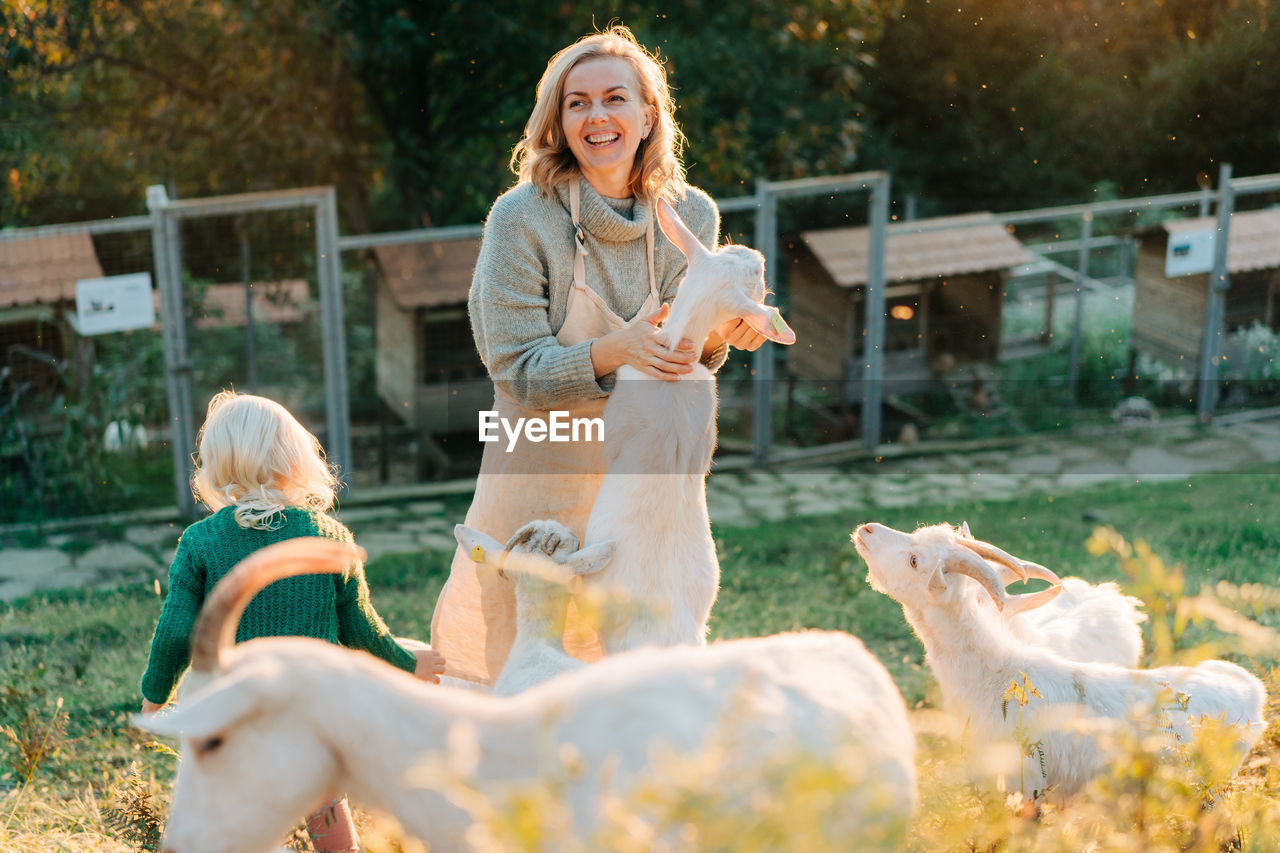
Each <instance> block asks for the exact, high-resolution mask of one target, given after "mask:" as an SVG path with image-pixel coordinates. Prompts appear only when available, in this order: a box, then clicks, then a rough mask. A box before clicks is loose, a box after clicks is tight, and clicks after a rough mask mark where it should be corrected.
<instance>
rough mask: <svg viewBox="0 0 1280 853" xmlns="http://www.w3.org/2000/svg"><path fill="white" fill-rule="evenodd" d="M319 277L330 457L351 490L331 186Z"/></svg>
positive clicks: (319, 231)
mask: <svg viewBox="0 0 1280 853" xmlns="http://www.w3.org/2000/svg"><path fill="white" fill-rule="evenodd" d="M316 257H317V269H316V278H317V280H318V282H319V285H320V324H321V328H322V334H323V337H324V385H325V420H326V423H327V425H328V431H329V435H328V441H327V442H326V444H327V445H328V446H327V447H326V448H325V450H326V453H327V455H328V457H329V461H330V462H331V463H332V464H333V465H334V466H335V467H336V468H337V469H338V477H339V482H340V484H341V485H340V489H341V490H342V491H343V492H346V493H350V491H351V482H350V476H351V473H352V471H353V470H354V465H353V464H352V459H351V410H350V405H349V402H348V394H347V338H346V327H345V326H344V321H343V316H342V264H341V259H340V258H339V255H338V200H337V193H336V192H335V191H334V188H333V187H327V188H326V189H325V192H324V196H323V197H322V199H321V200H320V201H319V203H317V204H316Z"/></svg>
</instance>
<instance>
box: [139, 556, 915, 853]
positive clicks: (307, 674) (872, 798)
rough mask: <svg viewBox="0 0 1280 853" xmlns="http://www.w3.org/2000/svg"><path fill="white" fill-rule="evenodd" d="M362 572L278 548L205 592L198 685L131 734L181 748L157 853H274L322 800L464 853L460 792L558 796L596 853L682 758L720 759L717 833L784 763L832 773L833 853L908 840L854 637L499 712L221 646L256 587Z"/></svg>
mask: <svg viewBox="0 0 1280 853" xmlns="http://www.w3.org/2000/svg"><path fill="white" fill-rule="evenodd" d="M359 555H360V551H359V549H357V548H355V547H353V546H349V545H344V544H342V543H338V542H334V541H332V540H328V539H305V538H298V539H290V540H287V541H285V542H281V543H278V544H276V545H272V546H269V547H267V548H263V549H262V550H260V551H258V552H256V553H255V554H253V555H252V556H250V557H249V558H248V559H246V560H245V561H244V562H243V563H242V564H241V565H240V566H238V567H237V568H236V569H235V570H233V571H232V572H231V573H230V574H229V575H228V576H227V577H226V578H224V579H223V581H221V582H220V583H219V584H218V586H217V587H215V589H214V591H213V592H212V593H211V595H210V597H209V599H208V601H207V602H206V604H205V607H204V610H203V611H202V613H201V615H200V619H199V621H198V623H197V626H196V629H195V632H194V635H193V639H192V668H193V670H195V671H198V672H200V673H202V674H203V677H204V680H205V683H204V684H203V685H202V686H201V687H200V688H199V689H198V690H195V691H194V692H191V693H188V694H187V695H185V696H184V697H183V698H182V699H181V700H180V702H179V704H178V706H177V707H176V708H175V709H174V710H173V711H172V712H170V713H167V714H156V715H151V716H146V717H135V718H134V722H135V724H136V725H138V726H139V727H141V728H144V729H147V730H149V731H152V732H155V733H157V734H162V735H171V736H176V737H180V738H181V740H182V752H183V757H182V761H181V763H180V765H179V768H178V774H177V779H176V781H175V783H174V788H173V794H172V802H171V805H170V808H169V821H168V824H167V826H166V828H165V835H164V841H163V845H162V846H163V849H164V850H165V851H171V853H232V851H234V853H259V851H264V850H270V849H273V848H274V847H275V845H276V844H278V841H279V839H280V838H281V837H282V836H283V834H284V833H285V832H287V830H288V829H289V827H290V826H291V824H292V820H293V817H294V816H295V815H298V814H304V813H306V812H308V811H310V810H313V809H314V808H315V807H316V806H317V805H318V804H319V803H320V802H321V801H322V800H323V798H324V797H326V796H330V795H331V794H332V792H334V791H346V792H348V793H349V794H350V795H351V797H352V798H353V799H354V800H356V801H358V802H360V803H362V804H364V805H366V806H369V807H374V808H382V809H385V810H386V811H389V812H390V813H391V814H393V815H394V816H395V817H396V819H397V820H399V822H400V824H401V825H402V826H403V827H404V829H405V830H406V832H408V833H409V834H410V835H413V836H416V837H418V838H421V839H423V840H424V841H426V842H427V843H428V844H429V845H430V846H431V848H432V849H433V850H447V851H454V850H466V849H468V848H469V847H471V842H472V841H474V840H475V839H476V838H477V836H476V835H475V834H474V833H472V834H470V835H469V834H468V831H469V830H470V828H471V826H472V825H473V823H474V818H473V816H472V814H470V813H469V812H468V811H466V810H464V809H463V808H461V807H460V806H459V805H458V803H459V802H463V801H462V800H455V799H451V796H450V795H452V794H454V793H456V790H457V789H456V785H457V784H458V777H459V776H461V777H462V778H463V780H464V781H465V783H466V785H467V786H468V787H469V788H470V789H471V790H473V791H476V792H479V793H480V794H482V795H484V797H485V799H486V801H487V802H488V803H489V804H490V805H492V806H493V807H494V808H496V809H498V810H501V809H502V808H504V806H505V804H506V803H507V802H508V801H509V799H510V798H511V797H513V796H515V795H518V794H519V793H521V792H523V791H527V790H529V787H530V786H535V785H538V784H553V785H555V789H556V801H557V802H558V803H562V804H563V806H564V808H565V817H566V825H565V827H564V830H563V833H562V834H561V836H560V837H558V838H557V842H561V843H563V844H565V845H566V846H573V845H575V844H576V845H579V846H583V847H585V848H586V849H591V848H592V847H597V846H599V839H597V838H596V836H595V834H596V832H597V830H599V829H601V821H602V820H604V819H605V818H606V816H607V810H606V808H605V805H606V803H608V802H610V801H611V800H613V798H615V797H625V795H626V793H627V792H628V791H629V790H631V789H633V788H634V787H635V786H637V785H643V784H646V783H649V784H652V783H653V781H654V780H655V779H662V778H663V777H662V776H661V775H660V774H661V773H662V772H666V771H669V770H672V769H674V770H675V771H679V774H683V775H684V776H687V775H688V774H689V773H690V772H691V769H692V766H691V765H690V764H689V763H688V762H689V761H692V760H694V759H695V758H697V757H699V756H702V755H704V754H711V755H714V754H716V752H717V751H718V752H719V754H720V755H721V756H722V758H723V760H722V761H720V762H719V763H716V764H713V765H707V764H699V765H698V766H699V772H702V773H704V774H707V775H706V777H705V778H703V779H702V781H704V782H705V783H706V784H707V785H708V786H709V787H708V788H707V791H708V792H710V793H712V794H714V795H715V797H714V800H715V803H716V804H717V806H718V808H719V811H718V812H717V813H716V814H715V817H716V818H718V819H720V820H723V819H725V818H729V819H731V820H734V821H738V822H740V823H741V825H742V826H743V828H744V832H745V831H749V827H750V825H751V822H752V820H753V815H754V814H755V812H756V811H757V810H758V809H759V808H760V807H761V805H762V804H768V803H769V802H770V801H771V799H772V798H773V797H774V796H775V795H776V793H777V786H778V785H779V784H780V783H779V779H778V777H777V768H778V767H779V766H785V765H786V762H787V761H788V760H796V761H799V760H807V761H810V762H818V763H819V764H820V765H821V766H823V767H824V768H828V769H831V770H833V771H834V770H838V771H840V773H841V774H842V775H841V776H840V777H839V778H840V779H841V780H842V784H840V785H838V786H834V787H832V788H831V789H830V790H827V791H826V795H828V796H829V797H830V798H831V799H830V802H829V803H828V804H827V805H829V806H830V809H829V810H828V811H827V812H825V814H829V815H831V817H832V820H833V821H834V822H835V823H834V826H833V827H831V832H832V833H833V835H832V837H833V838H834V839H835V841H833V842H832V843H833V844H834V845H835V847H834V849H847V850H855V849H866V847H867V843H864V842H867V841H868V837H869V838H870V839H877V840H878V839H880V838H882V835H881V834H880V833H881V832H882V831H883V829H884V827H885V826H886V825H887V826H890V827H897V828H899V829H900V828H901V825H902V822H903V821H904V820H905V818H906V816H907V815H908V814H909V813H910V812H911V810H912V808H913V807H914V805H915V803H916V782H915V763H914V759H915V740H914V736H913V735H912V733H911V730H910V728H909V726H908V723H907V714H906V708H905V706H904V704H903V702H902V697H901V696H900V695H899V693H898V691H897V689H896V687H894V684H893V682H892V680H891V679H890V678H889V675H888V673H887V672H886V671H885V669H884V667H883V666H881V665H880V663H879V662H878V661H877V660H876V659H875V658H874V657H872V656H871V655H870V654H869V653H868V652H867V651H866V649H865V648H863V646H862V644H861V643H860V642H859V641H858V640H857V639H855V638H854V637H850V636H849V635H847V634H842V633H835V632H832V633H823V632H808V633H800V634H783V635H778V636H774V637H766V638H759V639H747V640H735V641H731V642H725V643H718V644H716V645H714V646H711V647H709V648H706V649H688V648H678V649H676V648H671V649H662V648H655V649H642V650H639V651H637V652H632V653H628V654H624V655H618V656H616V657H610V658H606V659H605V660H603V661H601V662H600V663H597V664H594V665H592V666H589V667H585V668H583V669H580V670H577V671H576V672H569V673H565V674H564V675H562V676H561V677H559V678H556V679H554V680H552V681H551V682H548V683H546V684H543V685H540V686H538V687H536V688H534V689H531V690H529V691H527V692H525V693H522V694H520V695H519V696H515V697H510V698H498V697H493V696H487V695H484V694H479V693H473V692H469V691H462V690H453V689H449V688H445V687H434V686H431V685H428V684H424V683H423V682H422V681H419V680H418V679H415V678H413V677H412V676H410V675H409V674H408V673H405V672H402V671H401V670H398V669H396V668H395V667H392V666H389V665H388V664H386V663H384V662H383V661H380V660H378V659H376V658H374V657H372V656H370V655H368V654H364V653H362V652H354V651H350V650H347V649H343V648H341V647H339V646H335V645H332V644H330V643H324V642H321V641H318V640H312V639H307V638H301V637H270V638H261V639H255V640H249V641H248V642H245V643H241V644H239V645H235V646H233V645H232V643H233V641H234V637H235V629H236V622H237V620H238V619H239V616H240V614H241V613H242V612H243V609H244V607H245V605H246V603H247V602H248V600H249V599H250V598H252V596H253V595H254V594H255V593H256V592H257V590H259V589H261V588H262V587H263V586H265V585H266V584H268V583H270V582H272V581H274V580H277V579H279V578H281V577H284V576H288V575H294V574H302V573H306V572H313V571H329V572H337V571H342V570H343V568H344V567H345V566H348V565H350V563H351V562H352V561H354V560H356V559H357V558H358V557H359ZM673 765H674V768H673V767H672V766H673ZM708 767H710V769H708ZM679 774H674V773H673V775H672V778H673V779H676V780H677V781H679V780H680V779H682V778H683V776H681V775H679ZM853 777H856V779H857V781H856V782H851V781H849V779H850V778H853ZM684 781H685V782H687V781H688V780H687V779H684ZM709 802H710V801H708V802H707V803H704V806H705V808H708V809H710V808H712V806H711V805H709ZM626 805H627V804H626V802H625V801H624V807H625V806H626ZM631 805H634V806H635V810H634V811H633V812H631V813H629V815H630V817H629V819H631V820H652V821H653V825H652V826H651V827H650V828H651V829H652V831H653V832H654V833H655V834H656V836H657V837H659V838H662V837H665V836H666V835H669V834H670V833H671V832H672V831H674V830H673V827H672V826H669V825H667V824H665V823H664V822H663V818H662V817H661V811H660V810H658V811H657V812H655V814H656V815H657V816H656V817H649V818H646V817H645V814H644V807H643V805H642V804H639V803H636V804H631ZM674 811H675V813H676V815H677V816H676V817H675V818H674V819H675V820H677V821H684V820H688V821H691V822H693V823H696V822H697V820H698V813H694V814H692V815H691V814H690V812H689V809H688V808H687V807H685V806H681V807H680V808H676V809H674ZM228 816H234V818H235V819H234V821H229V820H228ZM633 828H635V829H637V830H638V831H641V830H639V826H635V827H633ZM877 843H878V841H877Z"/></svg>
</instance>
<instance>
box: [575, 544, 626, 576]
mask: <svg viewBox="0 0 1280 853" xmlns="http://www.w3.org/2000/svg"><path fill="white" fill-rule="evenodd" d="M616 550H618V543H617V542H615V541H614V540H612V539H610V540H608V541H607V542H597V543H596V544H595V545H589V546H587V547H586V548H583V549H582V550H580V551H578V552H577V553H576V554H574V555H573V556H572V557H570V558H569V559H568V560H566V561H565V566H567V567H568V569H569V571H571V572H573V573H574V574H575V575H579V576H581V575H594V574H595V573H596V572H598V571H600V570H601V569H603V568H604V567H605V566H607V565H609V561H610V560H612V559H613V552H614V551H616Z"/></svg>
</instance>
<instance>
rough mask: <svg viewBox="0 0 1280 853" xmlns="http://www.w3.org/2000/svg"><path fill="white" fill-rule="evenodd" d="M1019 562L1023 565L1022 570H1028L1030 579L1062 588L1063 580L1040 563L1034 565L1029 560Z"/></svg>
mask: <svg viewBox="0 0 1280 853" xmlns="http://www.w3.org/2000/svg"><path fill="white" fill-rule="evenodd" d="M1019 562H1021V563H1022V568H1024V569H1026V571H1027V576H1028V577H1032V578H1035V579H1036V580H1042V581H1048V582H1049V583H1051V584H1053V585H1054V586H1057V587H1060V586H1062V578H1060V577H1058V575H1057V574H1056V573H1055V572H1054V571H1053V570H1052V569H1047V568H1045V567H1044V566H1042V565H1040V564H1039V563H1032V562H1029V561H1027V560H1020V561H1019Z"/></svg>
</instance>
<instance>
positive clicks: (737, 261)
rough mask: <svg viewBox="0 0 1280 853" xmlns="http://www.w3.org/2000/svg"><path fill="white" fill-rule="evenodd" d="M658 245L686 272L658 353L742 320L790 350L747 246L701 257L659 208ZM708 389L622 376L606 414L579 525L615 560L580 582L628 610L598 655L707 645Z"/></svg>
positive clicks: (697, 379)
mask: <svg viewBox="0 0 1280 853" xmlns="http://www.w3.org/2000/svg"><path fill="white" fill-rule="evenodd" d="M657 216H658V224H659V225H660V226H661V228H662V233H663V234H665V235H666V236H667V238H668V239H669V240H671V242H672V243H674V244H675V245H676V246H677V247H678V248H679V249H680V251H681V252H682V253H684V255H685V257H686V258H687V259H688V261H689V270H688V273H687V274H686V276H685V278H684V281H683V282H681V284H680V289H679V291H678V292H677V294H676V298H675V301H674V302H673V303H672V305H671V311H670V314H669V315H668V317H667V320H666V323H665V324H664V325H663V327H662V329H660V330H658V331H656V332H655V333H654V334H655V335H656V336H657V338H658V341H659V342H660V343H662V344H663V345H665V346H667V347H668V348H670V349H675V348H676V346H677V345H678V344H679V342H680V340H681V339H682V338H687V339H689V340H690V341H692V342H693V345H694V349H695V351H700V350H701V349H702V346H703V343H704V342H705V341H706V339H707V336H708V335H709V334H710V333H711V330H712V329H714V328H715V327H716V326H718V325H720V324H721V323H724V322H725V321H727V320H731V319H733V318H735V317H741V318H743V319H744V320H745V321H746V322H747V323H748V324H749V325H750V326H751V327H752V328H753V329H755V330H756V331H757V332H759V333H760V334H762V335H764V336H765V337H766V338H767V339H769V340H771V341H774V342H776V343H780V344H792V343H795V339H796V337H795V333H794V332H792V331H791V329H790V327H788V326H787V324H786V322H785V321H783V319H782V316H781V315H780V314H779V313H778V310H777V309H776V308H774V307H772V306H770V305H765V304H764V299H765V295H766V294H765V283H764V256H763V255H761V254H760V253H759V252H757V251H755V250H754V249H750V248H747V247H746V246H725V247H722V248H721V249H720V250H719V251H716V252H711V251H709V250H708V249H707V248H706V247H704V246H703V245H702V244H701V243H699V242H698V239H697V237H695V236H694V234H693V232H691V231H690V230H689V229H688V228H687V227H686V226H685V224H684V223H683V222H682V221H681V220H680V217H679V216H677V215H676V212H675V210H674V209H672V208H671V206H670V205H668V204H667V203H666V202H665V201H659V203H658V205H657ZM715 419H716V392H715V379H714V378H713V377H712V375H711V373H710V372H709V371H708V370H707V369H706V368H705V367H703V366H702V365H700V364H695V365H693V371H692V372H691V373H687V374H684V375H682V376H681V381H679V382H663V381H659V380H656V379H653V378H652V377H649V376H646V375H645V374H643V373H641V372H640V371H638V370H636V369H634V368H632V367H630V366H628V365H624V366H623V367H620V368H619V369H618V382H617V386H616V387H615V389H614V392H613V394H612V395H611V396H610V398H609V402H608V404H607V405H606V406H605V410H604V434H605V440H604V441H605V443H604V458H605V460H606V462H607V464H608V470H607V472H606V474H605V477H604V482H603V483H602V484H601V486H600V492H599V494H598V496H597V498H596V501H595V504H594V505H593V507H592V510H591V516H590V518H589V519H588V521H587V529H586V536H585V538H584V540H583V541H584V542H585V543H586V545H587V546H588V547H590V546H593V545H596V544H598V543H600V542H604V541H615V542H617V551H616V553H615V554H614V556H613V559H612V560H611V561H610V562H609V563H608V565H606V566H605V567H604V568H603V569H602V570H601V571H600V572H598V573H597V574H596V575H594V576H593V577H592V578H590V579H589V580H588V581H587V585H588V586H589V587H592V588H596V589H600V590H605V591H607V592H608V593H610V594H612V595H619V594H623V595H625V596H626V597H628V598H629V599H630V600H631V601H632V602H633V603H634V604H635V605H638V606H632V607H622V608H606V610H605V612H604V615H603V618H602V624H601V625H600V642H601V646H602V648H603V649H604V652H605V654H615V653H617V652H621V651H626V650H628V649H634V648H638V647H640V646H643V645H650V644H652V645H662V646H666V645H675V644H694V645H700V644H703V643H705V642H706V634H707V620H708V618H709V617H710V614H711V606H712V604H714V603H715V599H716V594H717V592H718V591H719V587H720V564H719V562H718V561H717V559H716V551H715V543H714V542H713V541H712V538H711V520H710V517H709V516H708V514H707V496H706V483H705V480H706V475H707V471H708V469H709V468H710V466H711V456H712V453H713V451H714V450H715V445H716V420H715Z"/></svg>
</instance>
